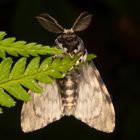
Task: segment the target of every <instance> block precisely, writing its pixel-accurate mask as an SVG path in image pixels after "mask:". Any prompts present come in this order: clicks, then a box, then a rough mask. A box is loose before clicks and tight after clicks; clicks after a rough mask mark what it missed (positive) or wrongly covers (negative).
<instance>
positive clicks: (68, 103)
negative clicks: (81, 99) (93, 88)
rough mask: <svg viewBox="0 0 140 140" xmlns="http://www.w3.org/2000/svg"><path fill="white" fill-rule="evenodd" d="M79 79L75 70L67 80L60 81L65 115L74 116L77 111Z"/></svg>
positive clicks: (68, 75) (66, 77)
mask: <svg viewBox="0 0 140 140" xmlns="http://www.w3.org/2000/svg"><path fill="white" fill-rule="evenodd" d="M78 79H79V78H78V74H77V72H76V71H75V70H73V71H72V72H70V73H69V74H67V75H66V76H65V78H63V79H61V80H58V85H59V93H60V95H61V99H62V112H63V114H64V115H72V114H73V113H74V111H75V107H76V105H77V98H78Z"/></svg>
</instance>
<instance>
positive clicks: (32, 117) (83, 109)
mask: <svg viewBox="0 0 140 140" xmlns="http://www.w3.org/2000/svg"><path fill="white" fill-rule="evenodd" d="M37 19H38V21H39V22H40V23H41V25H42V26H43V27H44V28H45V29H47V30H48V31H50V32H53V33H57V34H60V35H59V36H58V37H57V38H56V40H55V42H54V46H55V47H58V48H62V49H63V50H64V51H65V54H66V55H68V56H71V57H72V56H75V55H78V54H79V53H80V54H82V56H80V58H79V60H78V61H77V63H80V62H85V60H86V56H87V51H86V49H85V48H84V44H83V41H82V40H81V39H80V38H79V37H78V36H77V35H76V34H75V32H78V31H83V30H85V29H86V28H87V27H88V26H89V24H90V22H91V19H92V15H91V14H89V13H88V12H83V13H81V14H80V16H79V17H78V18H77V19H76V21H75V22H74V24H73V26H72V28H71V29H64V28H63V27H62V26H61V25H59V24H58V22H57V21H56V20H55V19H54V18H53V17H51V16H50V15H48V14H46V13H44V14H41V15H40V16H38V17H37ZM40 85H41V86H42V87H43V90H44V91H43V93H42V94H34V93H33V92H31V91H29V93H30V95H31V97H32V99H31V100H30V101H28V102H25V103H24V104H23V107H22V111H21V127H22V130H23V131H24V132H30V131H34V130H37V129H40V128H43V127H45V126H46V125H47V124H49V123H51V122H53V121H56V120H59V119H60V118H61V117H63V116H64V115H66V116H70V115H73V116H74V117H75V118H77V119H79V120H81V121H82V122H84V123H86V124H87V125H89V126H90V127H93V128H95V129H97V130H100V131H103V132H108V133H109V132H112V131H113V130H114V127H115V112H114V107H113V104H112V101H111V98H110V95H109V93H108V91H107V88H106V87H105V84H104V83H103V81H102V79H101V76H100V74H99V72H98V70H97V69H96V67H95V65H94V64H93V63H92V62H85V63H84V64H81V65H80V66H78V67H76V68H75V69H73V70H71V71H70V72H69V73H67V74H66V75H65V77H64V78H62V79H58V80H55V81H54V82H53V83H52V84H48V85H47V84H43V83H40Z"/></svg>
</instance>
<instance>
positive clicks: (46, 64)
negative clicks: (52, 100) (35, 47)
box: [0, 56, 78, 112]
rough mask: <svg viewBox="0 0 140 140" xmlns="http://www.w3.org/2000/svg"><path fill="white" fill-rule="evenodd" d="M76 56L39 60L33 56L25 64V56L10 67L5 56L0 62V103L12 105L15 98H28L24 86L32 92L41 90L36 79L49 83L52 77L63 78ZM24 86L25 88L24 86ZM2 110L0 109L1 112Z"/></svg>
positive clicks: (25, 99)
mask: <svg viewBox="0 0 140 140" xmlns="http://www.w3.org/2000/svg"><path fill="white" fill-rule="evenodd" d="M77 59H78V57H75V58H70V57H65V58H55V59H54V58H52V57H49V58H46V59H45V60H43V61H42V62H40V57H39V56H38V57H35V58H33V59H32V60H31V61H30V62H29V63H28V65H27V58H26V57H23V58H20V59H19V60H18V61H17V62H16V63H15V64H14V65H13V67H12V63H13V61H12V59H11V58H5V59H4V60H3V61H2V62H1V63H0V105H1V106H5V107H12V106H14V105H15V101H14V99H13V98H12V96H13V97H14V98H16V99H19V100H22V101H27V100H29V99H30V96H29V94H28V93H27V91H26V90H25V88H27V89H29V90H32V91H33V92H36V93H40V92H42V87H40V86H39V85H38V83H37V81H40V82H43V83H46V84H49V83H51V82H52V81H53V79H54V78H63V77H64V74H65V73H67V72H68V71H69V70H70V69H71V68H72V67H73V66H74V65H75V63H76V61H77ZM24 87H25V88H24ZM1 111H2V110H0V112H1Z"/></svg>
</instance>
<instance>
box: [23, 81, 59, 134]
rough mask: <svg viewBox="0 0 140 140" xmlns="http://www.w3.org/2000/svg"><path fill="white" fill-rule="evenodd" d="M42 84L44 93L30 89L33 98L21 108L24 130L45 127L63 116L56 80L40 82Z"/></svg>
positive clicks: (28, 130)
mask: <svg viewBox="0 0 140 140" xmlns="http://www.w3.org/2000/svg"><path fill="white" fill-rule="evenodd" d="M40 85H41V86H42V87H43V90H44V91H43V93H41V94H36V93H33V92H31V91H29V93H30V95H31V97H32V98H31V100H30V101H28V102H25V103H23V106H22V110H21V128H22V130H23V132H30V131H34V130H37V129H40V128H43V127H45V126H46V125H47V124H49V123H51V122H53V121H55V120H58V119H60V117H61V100H60V97H59V94H58V88H57V84H56V82H53V83H52V84H48V85H46V84H43V83H40Z"/></svg>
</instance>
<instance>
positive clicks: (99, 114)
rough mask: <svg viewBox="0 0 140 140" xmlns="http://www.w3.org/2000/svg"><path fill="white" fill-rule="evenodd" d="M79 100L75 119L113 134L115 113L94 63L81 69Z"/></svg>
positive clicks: (87, 64)
mask: <svg viewBox="0 0 140 140" xmlns="http://www.w3.org/2000/svg"><path fill="white" fill-rule="evenodd" d="M81 69H82V70H81V74H82V77H81V80H80V83H79V98H78V100H77V107H76V111H75V114H74V115H75V117H76V118H78V119H80V120H81V121H83V122H85V123H86V124H88V125H89V126H90V127H93V128H95V129H97V130H100V131H103V132H108V133H109V132H112V131H113V130H114V127H115V112H114V107H113V104H112V101H111V98H110V95H109V93H108V91H107V88H106V87H105V84H104V83H103V81H102V79H101V76H100V74H99V72H98V70H97V69H96V67H95V65H94V64H93V63H90V64H89V63H86V64H84V65H83V66H82V68H81Z"/></svg>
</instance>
